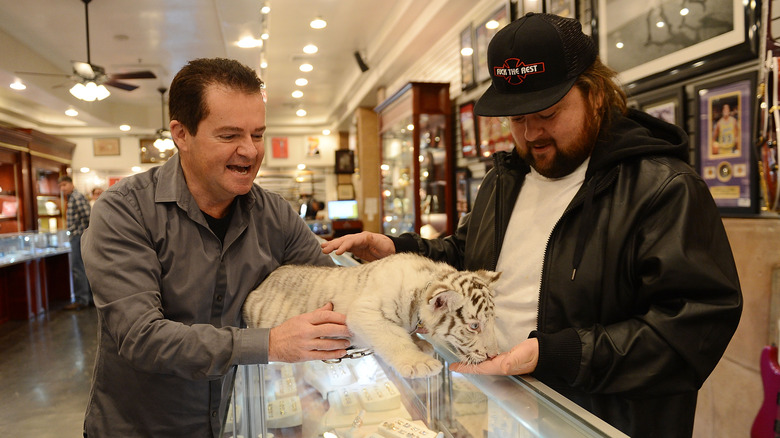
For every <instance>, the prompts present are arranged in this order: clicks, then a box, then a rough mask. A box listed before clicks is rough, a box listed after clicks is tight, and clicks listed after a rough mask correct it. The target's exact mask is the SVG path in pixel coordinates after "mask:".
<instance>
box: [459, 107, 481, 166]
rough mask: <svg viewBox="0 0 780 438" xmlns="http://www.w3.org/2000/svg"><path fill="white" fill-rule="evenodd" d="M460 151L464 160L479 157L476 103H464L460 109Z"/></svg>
mask: <svg viewBox="0 0 780 438" xmlns="http://www.w3.org/2000/svg"><path fill="white" fill-rule="evenodd" d="M459 122H460V150H461V152H462V153H463V157H464V158H470V157H476V156H477V124H476V122H475V120H474V102H469V103H464V104H463V105H461V106H460V109H459Z"/></svg>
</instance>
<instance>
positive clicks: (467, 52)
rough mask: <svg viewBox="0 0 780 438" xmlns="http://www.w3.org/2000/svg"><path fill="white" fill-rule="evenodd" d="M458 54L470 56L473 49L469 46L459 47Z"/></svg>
mask: <svg viewBox="0 0 780 438" xmlns="http://www.w3.org/2000/svg"><path fill="white" fill-rule="evenodd" d="M460 54H461V55H463V56H471V55H473V54H474V49H472V48H471V47H464V48H462V49H460Z"/></svg>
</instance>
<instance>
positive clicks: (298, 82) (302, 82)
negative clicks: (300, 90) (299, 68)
mask: <svg viewBox="0 0 780 438" xmlns="http://www.w3.org/2000/svg"><path fill="white" fill-rule="evenodd" d="M308 83H309V81H308V80H307V79H306V78H298V79H296V80H295V85H297V86H299V87H303V86H304V85H306V84H308Z"/></svg>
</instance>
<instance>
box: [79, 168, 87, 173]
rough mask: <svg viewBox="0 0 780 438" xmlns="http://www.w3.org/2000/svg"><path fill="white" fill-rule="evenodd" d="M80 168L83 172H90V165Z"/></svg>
mask: <svg viewBox="0 0 780 438" xmlns="http://www.w3.org/2000/svg"><path fill="white" fill-rule="evenodd" d="M80 170H81V173H89V167H82V168H81V169H80Z"/></svg>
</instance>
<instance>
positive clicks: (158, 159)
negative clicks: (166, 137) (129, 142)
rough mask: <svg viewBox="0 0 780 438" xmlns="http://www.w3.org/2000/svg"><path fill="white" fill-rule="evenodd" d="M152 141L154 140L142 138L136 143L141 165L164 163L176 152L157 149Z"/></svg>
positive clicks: (174, 150)
mask: <svg viewBox="0 0 780 438" xmlns="http://www.w3.org/2000/svg"><path fill="white" fill-rule="evenodd" d="M154 140H155V139H154V138H142V139H140V140H139V141H138V142H139V146H140V153H141V162H142V163H146V164H151V163H164V162H166V161H168V158H171V157H172V156H173V154H174V152H176V148H174V149H170V150H167V151H161V150H159V149H157V148H156V147H154Z"/></svg>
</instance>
